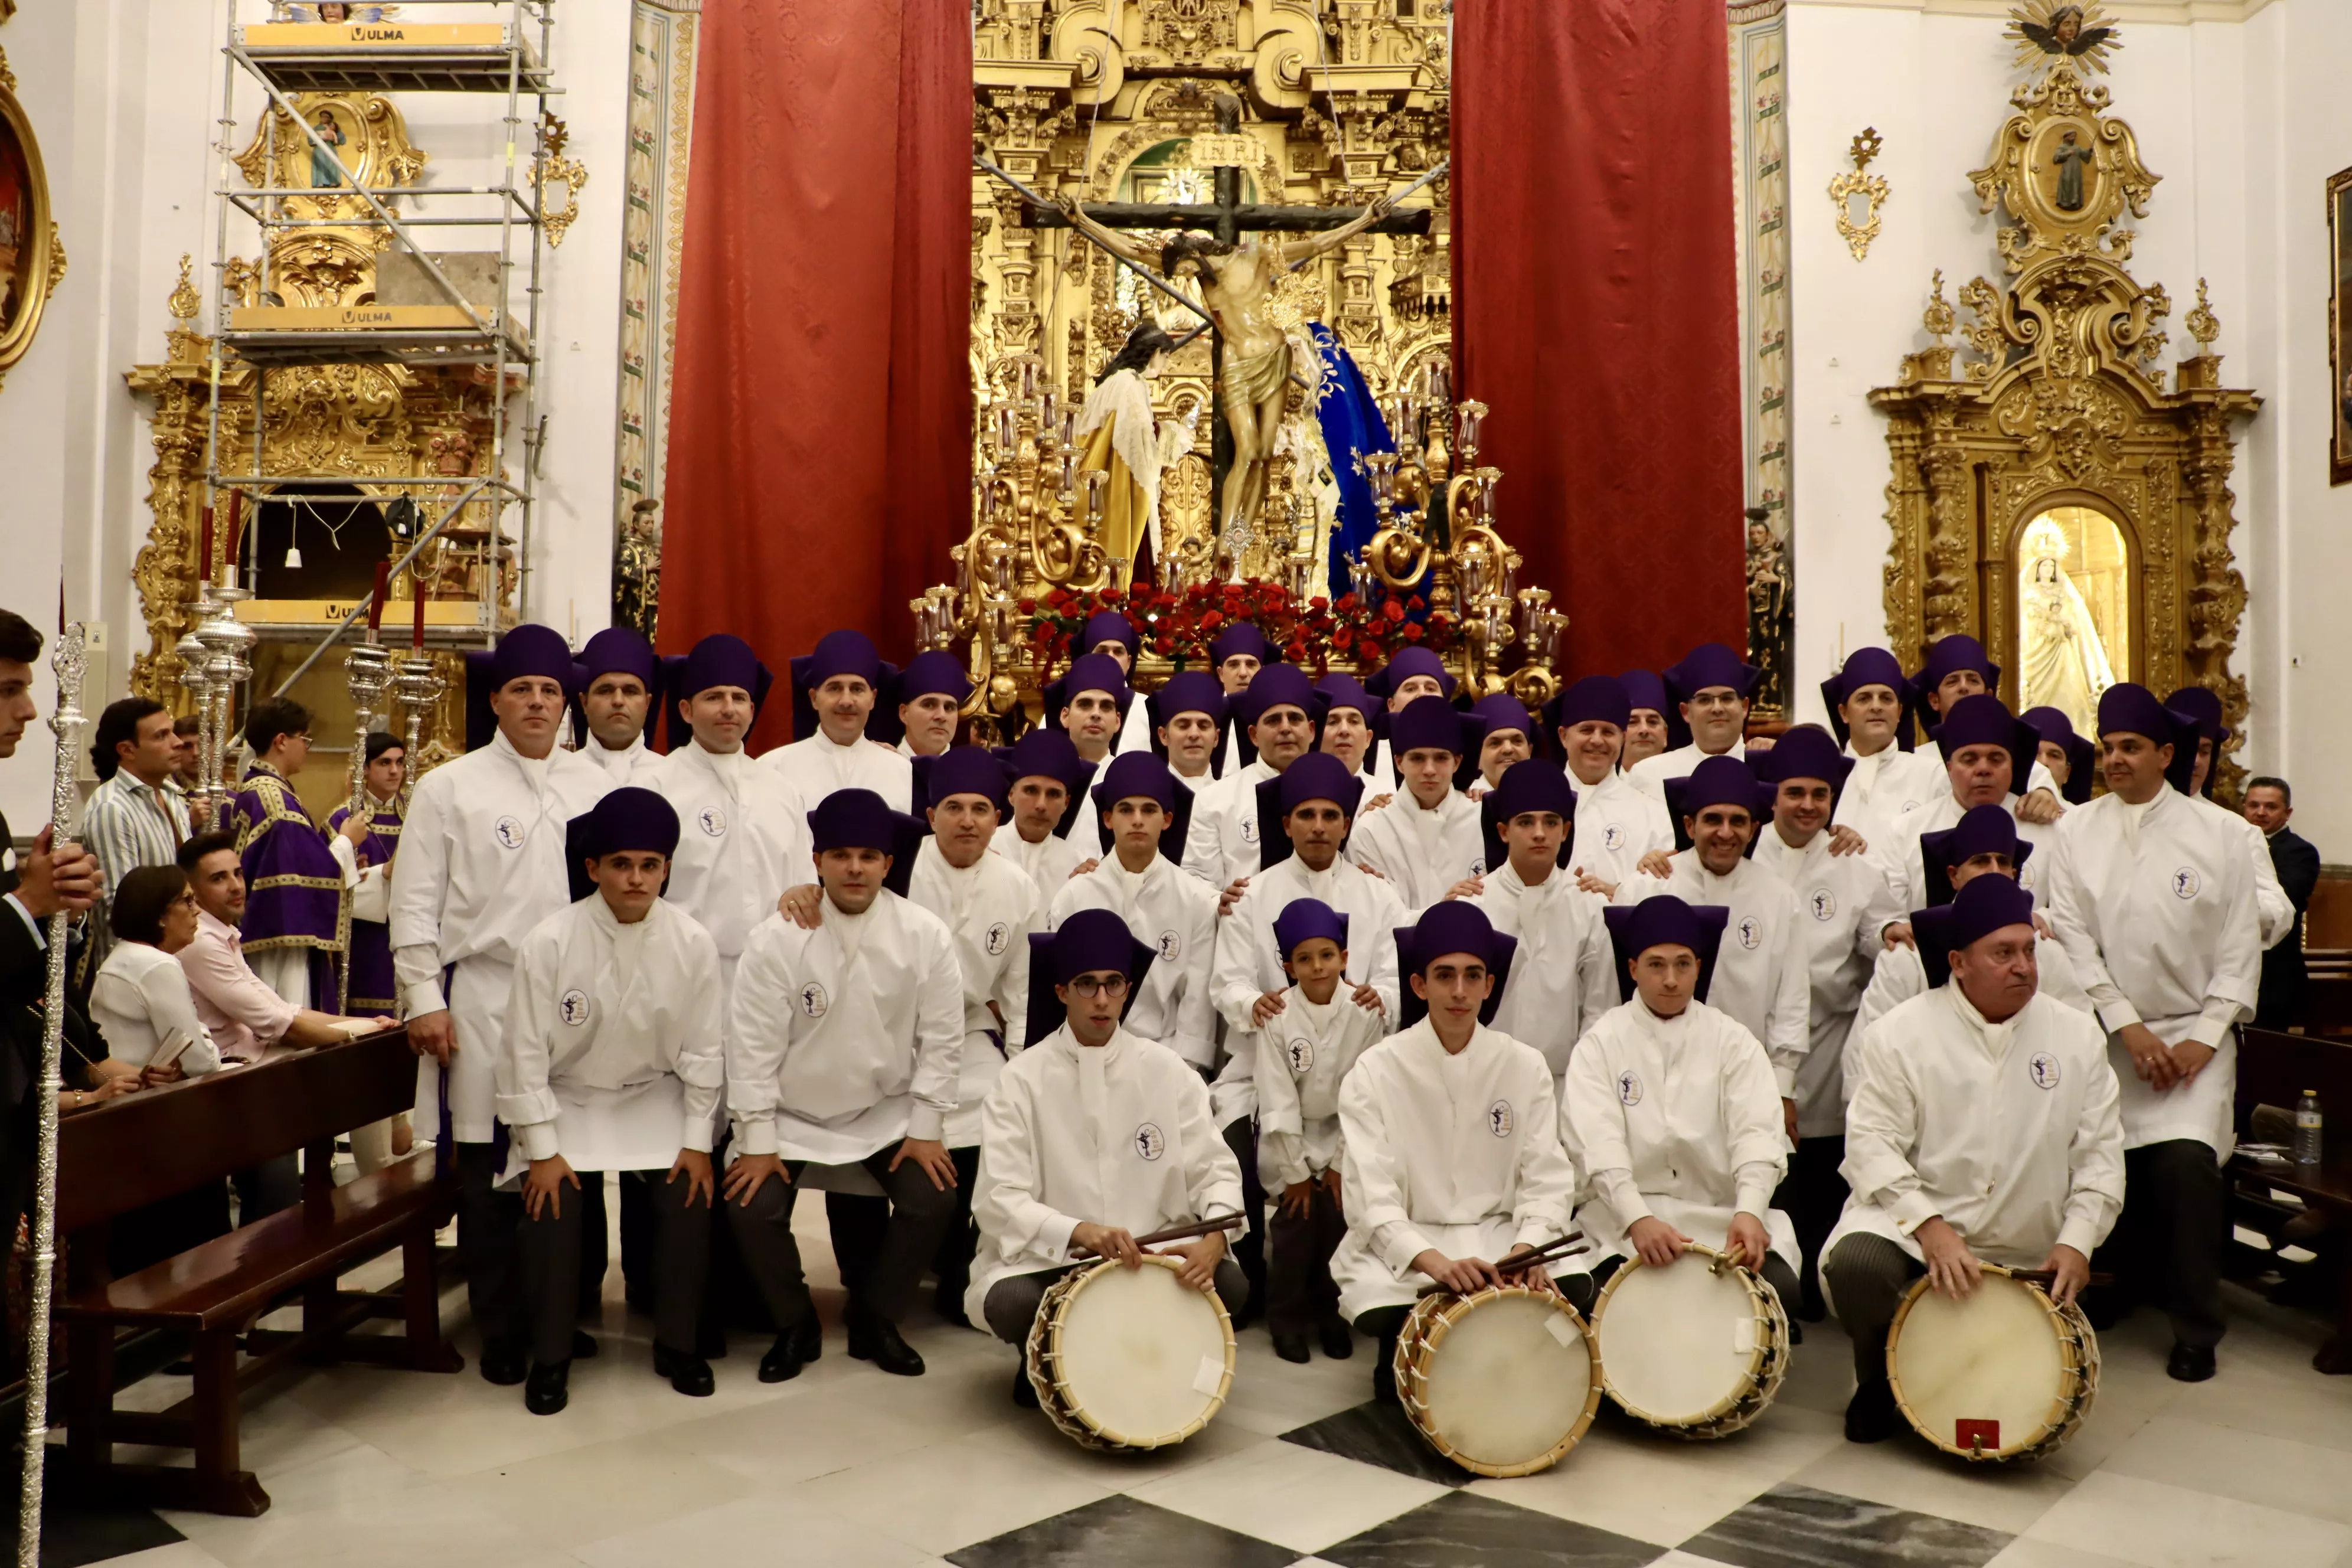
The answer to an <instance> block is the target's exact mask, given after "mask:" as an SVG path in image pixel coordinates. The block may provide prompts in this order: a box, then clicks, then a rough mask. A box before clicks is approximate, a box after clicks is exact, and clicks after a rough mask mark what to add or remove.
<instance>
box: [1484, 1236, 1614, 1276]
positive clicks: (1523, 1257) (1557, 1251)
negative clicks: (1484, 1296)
mask: <svg viewBox="0 0 2352 1568" xmlns="http://www.w3.org/2000/svg"><path fill="white" fill-rule="evenodd" d="M1583 1239H1584V1233H1583V1232H1582V1231H1580V1230H1571V1231H1570V1232H1569V1233H1568V1234H1567V1235H1566V1236H1562V1237H1554V1238H1553V1239H1552V1240H1550V1241H1547V1242H1545V1243H1544V1244H1543V1245H1542V1246H1541V1247H1537V1248H1535V1250H1533V1251H1532V1252H1521V1253H1517V1254H1515V1255H1513V1256H1511V1257H1509V1258H1504V1259H1503V1260H1502V1261H1501V1262H1500V1263H1497V1264H1496V1265H1495V1268H1496V1270H1498V1271H1499V1272H1502V1273H1507V1274H1510V1273H1517V1272H1518V1271H1519V1270H1521V1269H1524V1268H1535V1267H1537V1266H1538V1264H1544V1263H1557V1262H1559V1260H1560V1259H1561V1258H1573V1257H1575V1256H1576V1255H1577V1254H1578V1253H1580V1252H1590V1251H1591V1250H1592V1249H1591V1247H1576V1246H1572V1245H1570V1244H1571V1243H1574V1242H1580V1241H1582V1240H1583Z"/></svg>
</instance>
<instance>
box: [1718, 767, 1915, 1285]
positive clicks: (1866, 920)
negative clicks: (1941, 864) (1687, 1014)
mask: <svg viewBox="0 0 2352 1568" xmlns="http://www.w3.org/2000/svg"><path fill="white" fill-rule="evenodd" d="M1750 765H1751V767H1752V768H1753V770H1754V772H1755V773H1756V775H1757V777H1758V778H1759V779H1761V780H1763V781H1764V782H1765V783H1767V784H1770V785H1771V786H1772V787H1773V791H1774V794H1773V797H1772V820H1771V821H1770V822H1769V824H1767V825H1766V826H1765V827H1764V829H1763V830H1762V831H1761V832H1759V834H1758V835H1757V836H1756V857H1755V858H1756V864H1758V865H1759V866H1761V867H1763V868H1765V869H1766V870H1768V871H1770V872H1771V873H1772V874H1773V875H1774V876H1777V877H1779V878H1780V879H1781V880H1782V881H1784V882H1786V883H1787V884H1788V885H1789V888H1790V891H1792V892H1794V893H1795V894H1796V895H1797V907H1798V909H1799V910H1801V913H1802V916H1803V918H1801V920H1799V921H1798V922H1797V947H1798V951H1799V953H1800V955H1801V958H1802V960H1803V962H1804V963H1805V965H1806V969H1807V972H1808V974H1809V976H1810V979H1811V996H1810V998H1809V1005H1808V1007H1807V1011H1806V1016H1807V1018H1808V1020H1809V1027H1808V1034H1809V1037H1810V1043H1809V1044H1808V1046H1807V1047H1806V1050H1805V1059H1804V1061H1803V1063H1802V1064H1801V1065H1800V1066H1799V1068H1798V1069H1797V1150H1796V1153H1795V1155H1794V1157H1792V1158H1791V1159H1790V1163H1789V1179H1788V1181H1787V1182H1786V1183H1785V1184H1783V1185H1782V1187H1781V1188H1780V1191H1779V1192H1778V1193H1777V1194H1774V1201H1775V1202H1777V1203H1778V1204H1779V1205H1780V1206H1781V1208H1782V1209H1784V1210H1785V1211H1786V1212H1787V1214H1788V1215H1789V1218H1790V1223H1792V1224H1793V1225H1794V1226H1796V1228H1797V1243H1798V1245H1799V1246H1800V1247H1801V1248H1803V1250H1804V1255H1805V1261H1804V1269H1803V1281H1804V1297H1803V1300H1801V1301H1798V1300H1791V1301H1790V1303H1789V1310H1790V1311H1792V1312H1795V1313H1796V1314H1797V1315H1798V1316H1800V1317H1801V1318H1803V1319H1804V1320H1805V1321H1807V1322H1819V1321H1821V1320H1822V1317H1824V1316H1825V1315H1826V1309H1825V1308H1824V1307H1823V1305H1822V1293H1821V1279H1820V1272H1819V1271H1820V1268H1821V1250H1822V1239H1823V1238H1824V1237H1827V1236H1828V1235H1829V1233H1830V1227H1831V1226H1834V1225H1835V1224H1837V1216H1838V1211H1839V1210H1840V1209H1842V1208H1843V1207H1844V1206H1845V1195H1846V1194H1845V1184H1844V1182H1843V1181H1841V1180H1840V1179H1839V1177H1838V1167H1839V1165H1841V1164H1843V1163H1844V1161H1845V1098H1846V1097H1845V1069H1844V1061H1845V1047H1846V1040H1847V1037H1848V1036H1849V1035H1850V1033H1851V1032H1852V1030H1853V1024H1854V1016H1855V1012H1856V1009H1857V1008H1858V1007H1859V1006H1860V1005H1861V1002H1862V993H1863V989H1864V987H1865V986H1867V985H1868V984H1870V979H1871V974H1872V973H1873V969H1874V965H1875V963H1877V959H1878V955H1879V954H1880V953H1881V952H1885V950H1886V942H1885V931H1886V929H1887V928H1888V927H1889V926H1894V925H1899V924H1901V923H1903V921H1904V920H1905V917H1906V913H1907V911H1906V910H1904V908H1903V907H1902V906H1901V905H1899V904H1897V903H1896V902H1895V890H1894V888H1893V886H1892V883H1891V881H1890V879H1889V878H1888V876H1887V873H1886V868H1885V865H1884V864H1883V863H1882V862H1881V861H1880V860H1879V859H1878V858H1877V857H1876V856H1874V855H1873V854H1871V853H1870V852H1868V851H1867V850H1866V849H1864V850H1859V851H1857V852H1855V853H1853V854H1843V853H1841V852H1840V848H1839V845H1838V837H1839V834H1838V830H1836V829H1833V828H1832V827H1831V826H1830V824H1831V823H1832V822H1833V821H1834V820H1836V816H1837V811H1838V806H1839V804H1840V801H1841V798H1842V795H1843V791H1844V789H1845V788H1846V787H1847V786H1848V785H1849V784H1851V782H1852V779H1851V774H1852V773H1853V768H1854V765H1855V764H1854V761H1853V758H1851V757H1848V756H1845V755H1843V753H1842V752H1840V750H1839V747H1838V744H1837V742H1835V741H1832V739H1830V736H1829V732H1828V731H1825V730H1822V729H1819V728H1817V727H1816V726H1814V725H1811V724H1800V725H1798V726H1797V727H1795V728H1794V729H1792V730H1790V731H1787V732H1786V733H1784V734H1783V735H1781V736H1780V739H1779V740H1778V741H1776V742H1773V745H1772V749H1771V750H1770V751H1769V752H1760V753H1759V754H1758V755H1757V756H1756V757H1755V758H1754V760H1753V762H1752V763H1751V764H1750ZM1847 837H1848V840H1849V843H1850V844H1858V843H1860V839H1859V837H1855V836H1853V835H1852V834H1851V832H1850V831H1849V833H1848V835H1847Z"/></svg>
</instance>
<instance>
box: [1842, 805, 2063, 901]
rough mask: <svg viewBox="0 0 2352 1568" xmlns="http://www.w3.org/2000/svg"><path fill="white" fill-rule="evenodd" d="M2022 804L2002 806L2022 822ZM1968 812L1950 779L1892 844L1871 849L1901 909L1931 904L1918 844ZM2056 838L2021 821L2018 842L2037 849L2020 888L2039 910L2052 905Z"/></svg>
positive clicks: (1905, 821) (2051, 829)
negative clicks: (2046, 884) (2048, 884)
mask: <svg viewBox="0 0 2352 1568" xmlns="http://www.w3.org/2000/svg"><path fill="white" fill-rule="evenodd" d="M2023 799H2024V797H2023V796H2022V795H2009V796H2007V797H2006V798H2004V799H2003V800H2002V801H2001V805H2002V806H2003V807H2004V808H2006V809H2007V810H2008V812H2009V814H2010V816H2011V817H2017V808H2018V806H2019V805H2020V804H2021V803H2022V801H2023ZM2077 809H2080V808H2079V807H2078V808H2077ZM1968 814H1969V807H1968V806H1965V805H1961V804H1960V803H1959V801H1958V798H1957V797H1956V796H1954V795H1953V794H1952V786H1951V783H1950V780H1949V779H1947V780H1946V781H1945V784H1944V790H1943V793H1942V794H1940V795H1937V796H1936V797H1935V798H1934V799H1933V800H1931V801H1929V802H1928V803H1927V805H1923V806H1921V807H1920V808H1919V809H1918V810H1916V811H1914V812H1910V813H1908V814H1906V816H1904V817H1903V818H1902V820H1901V821H1899V822H1897V823H1896V824H1895V837H1894V838H1893V840H1892V841H1890V842H1889V843H1887V844H1885V845H1884V846H1881V845H1876V844H1874V845H1872V846H1871V853H1873V854H1874V855H1878V856H1879V857H1880V861H1881V863H1882V864H1883V865H1885V867H1886V868H1887V875H1888V876H1889V878H1890V879H1892V881H1893V888H1894V893H1895V903H1896V905H1897V906H1898V907H1899V908H1901V909H1904V910H1916V909H1919V908H1921V907H1923V906H1924V905H1925V904H1926V903H1927V870H1926V862H1925V860H1924V858H1923V856H1922V851H1921V847H1920V843H1919V837H1920V835H1922V834H1926V833H1942V832H1944V831H1945V830H1946V829H1948V828H1953V827H1958V826H1959V825H1960V818H1961V817H1963V816H1967V815H1968ZM2064 820H2065V818H2064V817H2061V818H2059V821H2061V822H2063V821H2064ZM2056 833H2057V827H2056V826H2055V825H2054V824H2053V826H2048V827H2043V826H2038V825H2036V824H2034V823H2031V822H2027V821H2025V820H2023V819H2022V818H2018V819H2017V837H2018V842H2019V843H2021V844H2031V845H2032V846H2033V853H2032V855H2030V856H2029V857H2027V858H2026V861H2025V864H2024V865H2022V866H2020V867H2019V868H2017V885H2018V886H2019V887H2021V888H2023V889H2025V890H2026V891H2028V892H2030V893H2032V894H2033V895H2034V900H2033V901H2034V904H2035V907H2037V908H2044V907H2047V905H2048V904H2049V900H2047V899H2045V898H2043V897H2042V894H2041V888H2042V879H2043V878H2044V877H2046V876H2048V875H2049V871H2048V864H2049V860H2050V844H2051V840H2052V839H2053V837H2055V836H2056ZM1864 837H1868V836H1867V835H1864Z"/></svg>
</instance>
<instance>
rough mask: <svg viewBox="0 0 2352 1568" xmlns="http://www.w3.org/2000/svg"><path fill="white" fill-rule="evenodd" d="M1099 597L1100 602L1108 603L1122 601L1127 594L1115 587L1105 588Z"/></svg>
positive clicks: (1112, 603) (1114, 603)
mask: <svg viewBox="0 0 2352 1568" xmlns="http://www.w3.org/2000/svg"><path fill="white" fill-rule="evenodd" d="M1101 597H1102V602H1103V603H1104V604H1105V605H1116V604H1118V603H1120V602H1122V601H1123V600H1125V599H1126V597H1127V595H1126V594H1124V593H1122V592H1121V591H1120V590H1118V589H1117V588H1105V589H1104V590H1103V591H1102V595H1101Z"/></svg>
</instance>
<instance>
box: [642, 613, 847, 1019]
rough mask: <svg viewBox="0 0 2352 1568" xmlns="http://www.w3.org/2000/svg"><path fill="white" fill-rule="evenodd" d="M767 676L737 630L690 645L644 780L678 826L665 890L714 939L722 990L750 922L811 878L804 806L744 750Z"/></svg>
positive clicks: (739, 955)
mask: <svg viewBox="0 0 2352 1568" xmlns="http://www.w3.org/2000/svg"><path fill="white" fill-rule="evenodd" d="M770 680H771V678H770V676H769V674H768V668H767V666H765V665H763V664H761V662H760V659H759V656H758V655H756V654H754V653H753V652H752V651H751V647H750V646H749V645H748V644H746V643H744V642H743V641H742V640H741V639H740V638H739V637H730V636H728V635H727V634H726V633H725V632H719V633H717V634H714V635H713V636H710V637H704V638H703V639H702V640H701V641H700V642H698V643H697V644H695V645H694V651H693V652H691V653H689V654H688V655H687V656H686V657H685V658H683V659H681V660H679V661H678V663H677V668H675V669H674V670H673V671H672V673H671V677H670V683H669V690H670V698H669V701H670V705H671V708H670V719H669V723H670V731H671V733H672V735H673V736H674V737H675V739H674V741H673V743H672V745H671V747H670V752H669V754H668V755H667V756H666V757H664V758H662V759H661V761H660V763H659V764H658V765H657V766H656V767H655V768H654V770H653V773H652V776H651V777H649V778H648V779H647V780H646V786H647V787H648V788H650V789H652V790H653V791H654V792H655V793H656V794H657V795H660V796H661V797H662V798H663V799H665V800H667V801H668V802H669V803H670V805H672V806H674V807H676V808H677V818H678V821H679V823H680V824H682V825H683V826H682V829H681V832H680V834H679V837H678V843H677V852H676V853H675V854H674V855H672V856H671V858H670V870H669V877H670V880H669V889H668V891H667V894H666V895H665V896H666V897H667V899H668V900H669V901H670V902H671V903H673V904H675V905H676V906H677V908H679V909H681V910H685V911H686V912H687V913H688V914H689V915H691V916H693V917H694V919H695V921H697V922H698V924H699V925H700V926H701V927H702V929H703V930H705V931H709V933H710V939H711V941H713V942H717V943H718V944H719V976H720V983H721V984H723V985H727V986H730V987H731V986H732V985H733V984H734V983H735V966H736V965H737V963H740V961H741V959H742V956H743V944H744V942H746V941H747V940H749V939H750V937H751V931H752V928H753V927H755V926H757V925H758V924H759V923H760V922H761V921H764V920H766V919H767V918H768V917H769V915H771V914H772V913H774V912H775V909H776V900H779V899H781V898H782V897H783V894H784V890H785V889H787V888H793V887H797V886H801V885H803V884H805V883H809V882H814V880H815V879H816V877H815V870H814V865H815V863H814V860H812V859H811V858H810V856H809V844H808V815H807V809H806V808H805V807H803V805H801V804H800V802H799V800H798V799H797V798H796V797H795V796H794V795H793V791H792V787H791V786H790V785H789V784H786V783H785V782H784V781H783V780H782V778H780V777H779V776H778V775H777V773H776V772H775V770H773V769H772V768H763V767H761V766H760V765H759V764H758V763H754V762H753V761H752V760H751V753H750V752H746V751H745V750H744V749H743V739H744V737H745V736H747V735H749V734H750V733H751V726H752V724H753V723H754V722H755V721H757V720H758V718H759V715H760V706H761V703H762V702H764V701H765V700H767V695H768V687H769V685H770ZM680 729H685V730H687V731H688V733H687V734H685V735H678V734H677V731H679V730H680Z"/></svg>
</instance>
